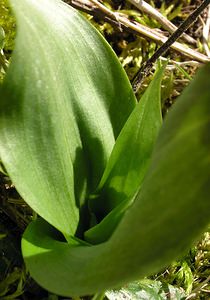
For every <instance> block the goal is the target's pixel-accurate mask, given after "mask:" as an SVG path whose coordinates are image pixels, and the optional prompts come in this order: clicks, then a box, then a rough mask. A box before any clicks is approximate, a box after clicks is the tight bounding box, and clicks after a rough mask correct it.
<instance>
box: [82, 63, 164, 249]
mask: <svg viewBox="0 0 210 300" xmlns="http://www.w3.org/2000/svg"><path fill="white" fill-rule="evenodd" d="M163 71H164V67H162V68H160V70H158V72H157V74H156V75H155V77H154V78H153V80H152V81H151V83H150V85H149V86H148V88H147V90H146V92H145V93H144V95H143V96H142V98H141V99H140V102H139V103H138V105H137V106H136V108H135V109H134V111H133V112H132V113H131V115H130V117H129V118H128V120H127V122H126V124H125V126H124V127H123V129H122V131H121V132H120V135H119V136H118V138H117V140H116V143H115V146H114V148H113V151H112V153H111V156H110V159H109V161H108V163H107V166H106V169H105V171H104V174H103V177H102V179H101V182H100V184H99V188H98V195H99V196H98V197H95V198H93V199H90V203H89V205H90V207H91V208H92V210H93V213H94V214H95V215H96V216H97V217H98V216H99V218H104V217H105V218H104V219H103V220H102V221H101V222H100V223H99V224H97V225H96V226H94V227H92V228H91V229H89V230H88V231H86V232H85V239H86V240H87V241H88V242H90V243H94V244H97V243H101V242H104V241H106V240H107V238H108V237H109V236H110V235H111V234H112V232H113V231H114V229H115V228H116V226H117V224H118V223H119V221H120V220H121V218H122V216H123V214H124V212H125V210H126V209H127V208H128V206H129V204H131V202H132V199H133V198H134V195H135V194H136V193H137V191H138V190H139V188H140V186H141V183H142V181H143V178H144V176H145V173H146V170H147V169H148V165H149V162H150V159H151V155H152V150H153V147H154V143H155V140H156V138H157V134H158V132H159V129H160V127H161V124H162V115H161V94H160V92H161V79H162V76H163ZM128 202H129V203H128Z"/></svg>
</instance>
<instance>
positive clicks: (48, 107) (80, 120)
mask: <svg viewBox="0 0 210 300" xmlns="http://www.w3.org/2000/svg"><path fill="white" fill-rule="evenodd" d="M10 2H11V4H12V7H13V10H14V13H15V15H16V18H17V38H16V43H15V50H14V54H13V57H12V63H11V66H10V68H9V71H8V74H7V77H6V80H5V82H4V85H3V87H2V88H1V91H0V100H1V101H0V140H1V145H0V156H1V158H2V161H3V163H4V164H5V166H6V169H7V171H8V173H9V175H10V176H11V178H12V180H13V182H14V184H15V186H16V188H17V190H18V191H19V193H20V194H21V195H22V197H23V198H24V199H25V201H26V202H27V203H28V204H29V205H30V206H31V207H32V208H33V209H34V210H35V211H36V212H37V213H38V214H39V215H41V216H42V217H43V218H45V219H46V220H47V221H48V222H49V223H51V224H52V225H53V226H55V227H56V228H57V229H59V230H60V231H61V232H63V233H64V234H65V235H66V236H68V235H70V234H74V233H75V231H76V230H77V229H78V226H80V224H79V222H83V221H84V222H85V220H83V219H84V218H85V216H84V207H83V206H84V205H85V201H86V196H87V194H89V192H91V191H93V190H94V189H95V188H96V186H97V184H98V183H99V181H100V178H101V176H102V173H103V171H104V168H105V166H106V163H107V160H108V158H109V156H110V153H111V151H112V148H113V146H114V143H115V139H116V137H117V136H118V134H119V132H120V130H121V128H122V126H123V125H124V123H125V121H126V120H127V117H128V116H129V114H130V112H131V111H132V110H133V108H134V107H135V103H136V100H135V97H134V95H133V92H132V90H131V86H130V83H129V81H128V79H127V77H126V76H125V73H124V72H123V70H122V67H121V65H120V63H119V62H118V60H117V58H116V56H115V54H114V53H113V51H112V50H111V48H110V47H109V46H108V44H107V43H106V42H105V40H104V39H103V38H102V37H101V36H100V35H99V34H98V32H97V31H96V30H95V29H94V28H92V26H91V25H90V24H89V23H88V22H87V21H86V20H85V19H83V17H82V16H81V15H80V14H79V13H78V12H76V11H75V10H73V9H72V8H71V7H69V6H67V5H66V4H64V3H63V2H61V1H57V0H30V1H29V0H21V1H19V0H11V1H10ZM80 210H81V211H82V213H81V214H83V216H80V217H81V218H80V221H79V214H80V212H79V211H80Z"/></svg>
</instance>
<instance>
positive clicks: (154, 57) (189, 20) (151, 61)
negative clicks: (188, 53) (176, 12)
mask: <svg viewBox="0 0 210 300" xmlns="http://www.w3.org/2000/svg"><path fill="white" fill-rule="evenodd" d="M209 3H210V0H204V1H203V2H202V3H201V5H200V6H199V7H198V8H197V9H196V10H195V11H194V12H193V13H192V14H191V15H189V17H188V18H187V19H186V20H185V21H184V22H183V23H182V24H181V25H180V26H179V27H178V29H177V30H176V31H175V32H174V33H173V34H172V35H171V36H170V37H169V38H168V39H167V41H166V42H165V43H164V44H163V45H162V46H160V48H159V49H158V50H157V51H156V52H155V53H154V54H153V55H152V57H151V58H150V59H148V60H147V62H146V63H145V64H144V65H142V67H141V68H140V70H139V71H138V73H137V74H136V76H135V78H134V80H133V84H132V86H133V91H134V93H137V92H138V90H139V88H140V86H141V82H142V80H143V78H144V77H145V76H147V75H148V74H149V72H150V70H151V69H152V66H153V64H154V63H155V62H156V60H157V59H158V58H159V57H160V56H161V55H163V54H164V53H165V52H166V51H167V50H168V49H169V48H170V47H171V46H172V45H173V44H174V42H175V41H176V40H177V39H178V38H179V37H180V36H181V35H182V34H183V32H185V31H186V30H187V29H188V28H189V27H190V26H191V25H192V24H193V23H194V22H195V20H196V19H197V17H198V16H199V15H200V14H201V12H202V11H203V10H204V9H205V8H206V7H207V6H208V5H209Z"/></svg>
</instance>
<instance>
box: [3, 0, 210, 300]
mask: <svg viewBox="0 0 210 300" xmlns="http://www.w3.org/2000/svg"><path fill="white" fill-rule="evenodd" d="M10 3H11V6H12V8H13V11H14V14H15V16H16V21H17V36H16V42H15V49H14V52H13V55H12V59H11V64H10V67H9V69H8V71H7V75H6V77H5V80H4V82H3V84H2V86H1V87H0V141H1V143H0V156H1V159H2V161H3V163H4V166H5V168H6V170H7V172H8V174H9V176H10V177H11V179H12V181H13V182H14V184H15V186H16V188H17V190H18V191H19V193H20V195H21V196H22V197H23V199H24V200H25V201H26V203H28V205H30V206H31V207H32V208H33V210H34V211H35V212H36V213H37V214H38V215H39V217H38V218H37V219H36V220H34V221H32V222H31V224H29V226H28V228H27V229H26V231H25V233H24V235H23V239H22V253H23V257H24V260H25V263H26V266H27V268H28V270H29V271H30V274H31V276H32V277H33V278H34V279H35V280H36V281H37V282H38V283H39V284H40V285H41V286H43V287H44V288H46V289H48V290H49V291H51V292H54V293H57V294H59V295H63V296H83V295H92V294H95V293H98V292H102V291H105V290H107V289H110V288H113V287H116V286H121V285H123V284H125V283H126V282H128V281H131V280H134V279H137V278H141V277H143V276H147V275H149V274H152V273H154V272H157V271H159V270H161V269H162V268H163V267H165V266H166V265H167V264H169V263H170V262H171V261H172V260H173V259H175V258H177V257H178V256H179V255H181V254H183V252H184V251H186V249H188V248H189V247H190V245H191V244H192V243H193V241H195V239H196V238H197V237H198V236H199V234H200V233H201V232H202V231H203V230H205V228H206V226H207V225H208V223H209V221H210V201H209V194H210V184H209V179H210V156H209V151H210V137H209V128H210V102H209V81H210V79H209V78H210V76H209V75H210V65H208V64H207V65H206V66H205V67H204V68H201V70H200V71H199V72H198V74H197V75H196V76H195V79H194V80H193V82H192V83H191V84H190V85H189V86H188V87H187V88H186V89H185V91H184V92H183V93H182V95H181V96H180V97H179V99H178V100H177V102H176V104H175V105H174V106H173V108H172V109H171V111H170V112H169V113H168V115H167V117H166V118H165V120H164V122H163V124H162V116H161V104H160V88H161V78H162V75H163V72H164V67H160V68H159V69H158V70H157V72H156V74H155V76H154V78H153V80H152V81H151V83H150V85H149V87H148V88H147V90H146V92H145V93H144V95H143V96H142V98H141V99H140V101H139V102H137V100H136V97H135V95H134V93H133V91H132V88H131V85H130V83H129V80H128V78H127V76H126V74H125V72H124V70H123V69H122V67H121V65H120V63H119V61H118V59H117V57H116V55H115V54H114V52H113V51H112V49H111V48H110V46H109V45H108V44H107V42H106V41H105V40H104V38H103V37H102V36H101V35H100V34H99V33H98V32H97V31H96V30H95V29H94V28H93V27H92V26H91V25H90V24H89V23H88V21H87V20H85V19H84V18H83V17H82V16H81V15H80V14H79V13H78V12H77V11H75V10H74V9H72V8H71V7H69V6H68V5H66V4H64V3H63V2H61V1H59V0H21V1H19V0H10Z"/></svg>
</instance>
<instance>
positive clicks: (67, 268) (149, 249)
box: [22, 65, 210, 296]
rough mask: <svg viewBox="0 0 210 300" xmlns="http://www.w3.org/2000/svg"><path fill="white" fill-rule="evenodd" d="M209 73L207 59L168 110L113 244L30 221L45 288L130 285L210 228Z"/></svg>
mask: <svg viewBox="0 0 210 300" xmlns="http://www.w3.org/2000/svg"><path fill="white" fill-rule="evenodd" d="M209 74H210V65H207V66H206V67H205V68H203V69H202V70H200V72H199V74H198V75H197V76H196V78H195V79H194V80H193V82H192V83H191V85H190V86H189V87H188V88H187V89H186V90H185V92H184V93H183V94H182V96H181V97H180V98H179V99H178V100H177V103H176V104H175V105H174V107H173V108H172V110H171V111H170V112H169V113H168V115H167V118H166V120H165V122H164V124H163V127H162V129H161V130H160V134H159V137H158V139H157V143H156V146H155V149H154V152H153V156H152V161H151V164H150V167H149V170H148V172H147V174H146V177H145V180H144V181H143V184H142V188H141V190H140V192H139V193H138V195H137V196H136V199H135V201H134V203H133V205H132V206H131V207H130V208H129V209H128V210H127V211H126V213H125V215H124V217H123V219H122V221H121V222H120V224H119V225H118V227H117V229H116V230H115V232H114V233H113V235H112V237H111V238H110V239H109V240H108V241H107V242H105V243H102V244H100V245H95V246H77V247H75V246H71V245H69V244H67V243H64V242H62V241H60V240H59V239H58V238H57V237H56V236H54V235H52V228H51V227H49V226H48V225H47V224H46V223H43V221H41V220H37V221H36V222H34V223H32V224H31V225H30V226H29V227H28V229H27V230H26V233H25V235H24V239H23V243H22V249H23V254H24V258H25V261H26V265H27V267H28V269H29V270H30V272H31V274H32V276H33V277H34V278H35V279H36V280H37V281H38V282H39V283H40V284H41V285H42V286H44V287H45V288H47V289H49V290H51V291H53V292H55V293H59V294H62V295H66V296H75V295H87V294H94V293H96V292H100V291H104V290H107V289H110V288H113V287H116V286H123V284H125V283H126V282H128V281H131V280H134V279H136V278H140V277H141V276H142V277H143V276H145V275H148V274H151V273H154V272H157V271H159V270H160V269H161V268H163V267H165V266H166V265H167V264H169V263H170V262H171V260H173V259H175V258H177V257H178V256H179V255H181V254H182V253H183V252H184V251H186V249H187V248H188V247H189V246H190V245H191V243H192V242H193V241H194V240H195V239H196V238H197V237H198V235H199V234H200V233H201V232H202V231H203V230H204V229H205V228H206V227H207V225H208V224H209V220H210V201H209V194H210V185H209V178H210V155H209V151H210V136H209V132H210V130H209V128H210V102H209V78H210V76H209ZM43 266H44V269H43ZM43 270H44V272H43ZM55 270H56V272H55ZM46 274H48V276H46Z"/></svg>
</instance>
